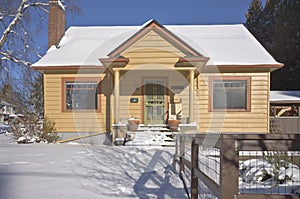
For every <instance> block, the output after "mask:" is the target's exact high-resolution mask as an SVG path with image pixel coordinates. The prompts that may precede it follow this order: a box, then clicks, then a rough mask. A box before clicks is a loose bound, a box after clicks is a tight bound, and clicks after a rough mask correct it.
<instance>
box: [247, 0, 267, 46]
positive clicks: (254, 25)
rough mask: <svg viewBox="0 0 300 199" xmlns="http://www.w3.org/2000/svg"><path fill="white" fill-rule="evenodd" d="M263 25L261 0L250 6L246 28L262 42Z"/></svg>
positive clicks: (255, 0)
mask: <svg viewBox="0 0 300 199" xmlns="http://www.w3.org/2000/svg"><path fill="white" fill-rule="evenodd" d="M261 23H262V3H261V0H253V1H252V3H251V4H250V7H249V9H248V12H247V13H246V26H247V27H248V28H249V27H250V31H251V32H252V33H253V34H254V35H255V36H257V39H258V40H261V38H260V37H261V36H262V35H263V34H262V33H261V31H262V29H261Z"/></svg>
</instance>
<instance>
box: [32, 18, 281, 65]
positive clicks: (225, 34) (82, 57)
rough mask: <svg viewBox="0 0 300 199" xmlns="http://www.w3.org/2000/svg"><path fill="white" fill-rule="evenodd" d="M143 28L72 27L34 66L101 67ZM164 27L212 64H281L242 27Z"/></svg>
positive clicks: (240, 25)
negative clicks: (104, 61) (117, 49)
mask: <svg viewBox="0 0 300 199" xmlns="http://www.w3.org/2000/svg"><path fill="white" fill-rule="evenodd" d="M150 22H151V21H148V22H147V23H146V24H149V23H150ZM143 27H144V26H94V27H70V28H69V29H68V30H67V31H66V33H65V36H64V37H63V38H62V40H61V42H60V44H59V48H58V49H53V50H51V51H49V52H47V53H46V55H45V56H44V57H43V58H42V59H40V60H39V61H38V62H37V63H35V64H33V66H74V65H76V66H78V65H79V66H81V65H92V66H101V65H102V64H101V63H100V61H99V58H105V57H107V56H108V54H109V53H110V52H112V51H113V50H114V49H116V48H117V47H119V46H120V45H121V44H122V43H123V42H125V41H126V40H127V39H129V38H130V37H131V36H133V35H134V34H135V33H136V32H138V31H139V30H141V29H142V28H143ZM164 27H165V28H167V29H168V30H170V31H171V32H172V33H174V34H175V35H176V36H178V37H179V38H180V39H181V40H183V41H184V42H186V43H187V44H188V45H190V46H191V47H192V48H194V49H195V50H196V51H198V52H199V53H201V54H203V55H204V56H207V57H210V61H209V63H208V64H212V65H213V64H217V65H228V64H230V65H232V64H235V65H255V64H278V62H276V61H275V60H274V59H273V58H272V56H271V55H270V54H269V53H268V52H267V51H266V50H265V49H264V48H263V47H262V45H260V44H259V43H258V42H257V40H256V39H255V38H254V37H253V36H252V35H251V34H250V33H249V31H248V30H247V29H246V28H245V27H244V25H242V24H237V25H165V26H164Z"/></svg>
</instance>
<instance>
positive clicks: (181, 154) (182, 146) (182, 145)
mask: <svg viewBox="0 0 300 199" xmlns="http://www.w3.org/2000/svg"><path fill="white" fill-rule="evenodd" d="M179 147H180V149H179V163H180V164H179V171H180V172H184V162H183V158H184V154H185V140H184V137H183V136H180V139H179Z"/></svg>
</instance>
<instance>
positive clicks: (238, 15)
mask: <svg viewBox="0 0 300 199" xmlns="http://www.w3.org/2000/svg"><path fill="white" fill-rule="evenodd" d="M251 1H252V0H147V1H146V0H107V1H103V0H81V7H82V9H83V15H81V16H78V17H75V18H74V19H73V20H72V21H70V20H69V21H68V25H72V26H89V25H141V24H143V23H144V22H146V21H147V20H149V19H151V18H154V19H156V20H157V21H158V22H159V23H161V24H237V23H244V22H245V19H246V18H245V12H246V11H247V9H248V7H249V5H250V2H251Z"/></svg>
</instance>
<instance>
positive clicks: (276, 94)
mask: <svg viewBox="0 0 300 199" xmlns="http://www.w3.org/2000/svg"><path fill="white" fill-rule="evenodd" d="M299 101H300V91H270V102H299Z"/></svg>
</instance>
